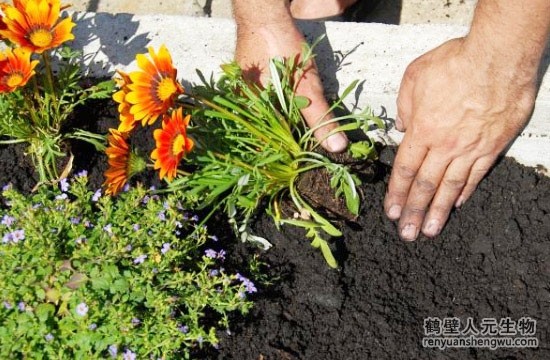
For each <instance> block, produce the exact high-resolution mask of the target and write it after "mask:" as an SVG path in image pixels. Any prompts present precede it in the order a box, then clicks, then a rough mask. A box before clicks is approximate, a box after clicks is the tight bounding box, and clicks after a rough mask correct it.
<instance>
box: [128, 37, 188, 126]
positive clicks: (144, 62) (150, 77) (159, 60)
mask: <svg viewBox="0 0 550 360" xmlns="http://www.w3.org/2000/svg"><path fill="white" fill-rule="evenodd" d="M149 55H150V57H151V59H152V61H150V60H149V59H148V58H147V56H145V54H138V55H137V56H136V60H137V63H138V66H139V67H140V68H141V70H142V71H135V72H132V73H130V75H129V76H130V80H131V82H132V83H131V84H129V85H128V88H129V89H130V92H129V93H128V94H127V95H126V97H125V101H126V102H128V103H130V104H131V107H130V113H131V114H132V115H133V116H134V118H135V120H136V121H139V120H141V123H142V125H144V126H145V124H149V125H151V124H152V123H154V122H155V121H156V120H157V118H158V117H159V116H161V115H163V114H165V113H166V112H167V111H168V109H169V108H170V107H172V106H173V105H174V101H175V99H176V97H177V96H178V95H179V94H182V93H183V91H184V89H183V87H182V86H181V84H180V83H179V82H178V81H177V80H176V75H177V70H176V69H174V67H173V66H172V58H171V56H170V53H169V52H168V50H167V49H166V47H165V46H164V45H163V46H161V47H160V49H159V52H158V54H155V52H154V50H153V48H152V47H149Z"/></svg>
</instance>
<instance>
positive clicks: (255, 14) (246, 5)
mask: <svg viewBox="0 0 550 360" xmlns="http://www.w3.org/2000/svg"><path fill="white" fill-rule="evenodd" d="M233 14H234V17H235V22H236V23H237V27H238V28H247V29H249V28H250V29H257V28H261V27H277V26H285V25H288V24H293V19H292V16H291V14H290V1H289V0H233Z"/></svg>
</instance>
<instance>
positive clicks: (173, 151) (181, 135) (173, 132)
mask: <svg viewBox="0 0 550 360" xmlns="http://www.w3.org/2000/svg"><path fill="white" fill-rule="evenodd" d="M190 118H191V117H190V116H189V115H187V116H186V117H185V118H184V117H183V115H182V109H181V108H178V109H177V110H175V111H173V112H172V116H171V117H169V116H167V115H165V117H164V119H163V121H162V129H157V130H155V132H154V133H153V136H154V138H155V143H156V148H155V150H153V152H152V153H151V159H153V160H156V161H155V165H154V167H155V169H160V173H159V176H160V179H161V180H162V179H163V178H164V177H166V178H168V181H172V180H173V179H174V177H175V176H176V172H177V169H178V165H179V163H180V161H181V159H182V158H183V157H184V156H185V155H186V154H188V153H189V152H190V151H191V149H193V145H194V143H193V140H191V139H190V138H188V137H187V125H188V124H189V119H190Z"/></svg>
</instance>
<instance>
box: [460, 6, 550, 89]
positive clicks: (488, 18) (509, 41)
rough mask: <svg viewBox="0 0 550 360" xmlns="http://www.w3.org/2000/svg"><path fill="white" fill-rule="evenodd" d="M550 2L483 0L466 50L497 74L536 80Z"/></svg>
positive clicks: (526, 80) (493, 73)
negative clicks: (526, 3)
mask: <svg viewBox="0 0 550 360" xmlns="http://www.w3.org/2000/svg"><path fill="white" fill-rule="evenodd" d="M549 4H550V3H548V0H532V5H530V6H527V5H525V4H524V2H522V1H517V0H498V1H497V0H479V2H478V5H477V7H476V11H475V14H474V19H473V22H472V26H471V29H470V32H469V34H468V35H467V36H466V37H465V38H464V42H463V51H464V52H465V54H467V55H469V56H471V58H472V60H473V61H475V63H477V64H479V66H480V67H481V69H483V68H485V69H486V70H487V71H490V72H491V75H493V76H498V77H504V80H517V81H522V82H530V81H536V77H537V73H538V69H539V66H540V62H541V59H542V56H543V51H544V48H545V45H546V41H547V39H548V35H549V31H550V21H549V19H550V6H549Z"/></svg>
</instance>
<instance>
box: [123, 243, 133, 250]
mask: <svg viewBox="0 0 550 360" xmlns="http://www.w3.org/2000/svg"><path fill="white" fill-rule="evenodd" d="M132 249H133V247H132V244H128V245H126V247H125V248H124V250H126V251H128V252H130V251H132Z"/></svg>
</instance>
